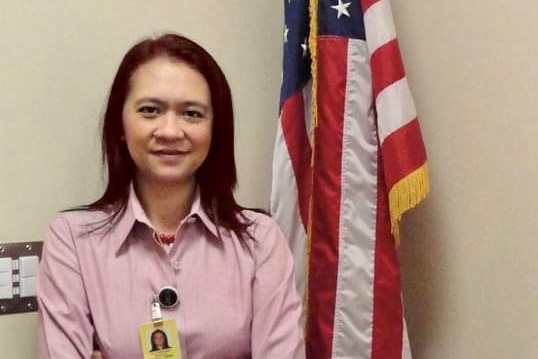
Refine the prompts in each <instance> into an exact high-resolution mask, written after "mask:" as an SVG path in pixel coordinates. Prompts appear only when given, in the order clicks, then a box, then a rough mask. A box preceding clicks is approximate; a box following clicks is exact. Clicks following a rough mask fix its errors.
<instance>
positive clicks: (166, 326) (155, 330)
mask: <svg viewBox="0 0 538 359" xmlns="http://www.w3.org/2000/svg"><path fill="white" fill-rule="evenodd" d="M138 332H139V334H140V344H141V347H142V354H143V356H144V359H181V347H180V345H179V338H178V334H177V333H178V332H177V328H176V323H175V321H174V320H173V319H167V320H162V321H154V322H150V323H145V324H142V325H141V326H140V327H139V328H138Z"/></svg>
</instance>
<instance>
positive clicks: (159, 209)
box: [135, 181, 196, 234]
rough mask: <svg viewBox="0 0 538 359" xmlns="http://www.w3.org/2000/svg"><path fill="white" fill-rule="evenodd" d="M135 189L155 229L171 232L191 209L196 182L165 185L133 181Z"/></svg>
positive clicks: (160, 231)
mask: <svg viewBox="0 0 538 359" xmlns="http://www.w3.org/2000/svg"><path fill="white" fill-rule="evenodd" d="M135 190H136V193H137V195H138V198H139V200H140V204H141V205H142V208H143V209H144V212H145V213H146V216H147V217H148V219H149V220H150V221H151V223H152V224H153V226H155V230H157V231H158V232H159V233H168V234H172V233H175V232H176V229H177V227H178V226H179V223H180V222H181V221H182V220H183V218H185V216H186V215H187V214H188V213H189V211H190V209H191V206H192V202H193V200H194V192H195V190H196V184H195V182H194V181H192V182H189V183H187V184H184V185H177V184H176V185H174V186H165V185H162V184H158V185H157V184H151V183H148V182H146V181H135Z"/></svg>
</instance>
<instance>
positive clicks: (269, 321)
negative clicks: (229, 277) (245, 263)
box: [251, 218, 305, 359]
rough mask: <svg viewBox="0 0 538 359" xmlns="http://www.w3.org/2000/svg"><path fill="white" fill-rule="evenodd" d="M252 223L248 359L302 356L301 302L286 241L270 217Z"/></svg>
mask: <svg viewBox="0 0 538 359" xmlns="http://www.w3.org/2000/svg"><path fill="white" fill-rule="evenodd" d="M263 222H264V223H263V224H255V226H256V227H257V228H256V230H255V235H254V237H255V242H256V245H255V250H254V256H255V260H256V275H255V279H254V284H253V319H252V337H251V340H252V343H251V346H252V359H263V358H279V359H303V358H305V347H304V338H303V332H302V329H301V327H300V325H299V317H300V315H301V303H300V300H299V297H298V295H297V290H296V287H295V277H294V271H293V257H292V255H291V252H290V249H289V247H288V242H287V240H286V239H285V237H284V234H283V233H282V231H281V230H280V228H279V227H278V226H277V224H276V223H275V222H274V221H273V220H272V219H270V218H267V220H264V221H263Z"/></svg>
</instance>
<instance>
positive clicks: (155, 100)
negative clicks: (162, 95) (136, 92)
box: [135, 97, 212, 111]
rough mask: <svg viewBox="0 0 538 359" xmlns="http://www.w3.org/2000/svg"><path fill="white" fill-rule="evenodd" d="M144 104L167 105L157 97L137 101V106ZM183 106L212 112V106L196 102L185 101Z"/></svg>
mask: <svg viewBox="0 0 538 359" xmlns="http://www.w3.org/2000/svg"><path fill="white" fill-rule="evenodd" d="M144 102H152V103H156V104H158V105H159V106H164V105H166V101H163V100H161V99H159V98H157V97H142V98H140V99H138V100H136V101H135V105H137V106H138V105H141V104H142V103H144ZM183 105H184V106H186V107H190V106H194V107H200V108H202V109H204V110H206V111H210V110H212V106H206V105H204V104H202V103H200V102H196V101H185V102H183Z"/></svg>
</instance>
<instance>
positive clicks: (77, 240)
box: [37, 191, 305, 359]
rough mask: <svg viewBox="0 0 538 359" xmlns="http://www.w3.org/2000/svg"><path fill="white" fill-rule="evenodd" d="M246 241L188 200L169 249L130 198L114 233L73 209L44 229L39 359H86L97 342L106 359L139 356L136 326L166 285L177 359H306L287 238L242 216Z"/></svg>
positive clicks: (254, 216) (92, 214)
mask: <svg viewBox="0 0 538 359" xmlns="http://www.w3.org/2000/svg"><path fill="white" fill-rule="evenodd" d="M243 213H244V214H245V215H246V216H247V217H248V218H249V219H250V220H251V221H252V222H253V224H252V225H251V226H250V232H251V233H252V234H253V237H254V240H252V239H247V240H246V241H245V242H244V243H241V241H240V240H239V239H238V238H237V237H236V236H235V234H233V233H231V232H230V231H228V230H226V229H224V228H220V237H219V236H218V234H217V227H216V226H215V224H214V223H213V222H212V221H211V220H210V219H209V217H208V216H207V214H206V213H205V212H204V210H203V209H202V207H201V203H200V198H199V195H197V196H196V198H195V201H194V203H193V206H192V208H191V212H190V213H189V215H188V216H187V217H186V218H185V219H184V220H183V221H182V222H181V224H180V226H179V227H178V229H177V233H176V242H175V243H174V245H173V246H172V247H168V246H163V245H161V244H160V243H158V242H157V241H156V240H155V239H154V236H153V229H152V228H151V224H150V222H149V220H148V219H147V217H146V216H145V214H144V211H143V210H142V207H141V205H140V203H139V201H138V199H137V198H136V195H135V194H134V191H131V195H130V198H129V202H128V205H127V208H126V211H125V213H124V214H123V215H122V216H121V217H119V219H118V220H117V221H116V222H115V223H114V225H109V226H105V227H103V228H100V229H97V230H94V231H91V229H92V225H93V226H94V227H95V224H97V225H98V224H99V221H102V220H103V219H104V218H106V214H105V213H103V212H100V211H74V212H67V213H62V214H60V215H59V216H58V217H57V218H56V219H55V220H53V221H52V223H51V225H50V228H49V231H48V233H47V236H46V238H45V243H44V248H43V256H42V261H41V264H40V270H39V275H38V283H37V293H38V294H37V295H38V302H39V329H38V332H39V333H38V353H39V358H40V359H48V358H51V359H63V358H65V359H77V358H81V359H89V358H90V356H91V352H92V348H93V340H94V338H95V339H96V341H97V343H98V345H99V347H100V348H101V351H102V352H103V354H104V356H105V357H106V358H107V359H137V358H142V350H141V346H140V339H139V333H138V327H139V326H140V325H141V324H143V323H147V322H150V321H151V311H150V304H151V301H152V298H153V295H154V294H155V293H157V292H158V291H159V289H160V288H162V287H164V286H173V287H175V288H177V290H178V292H179V300H180V304H179V305H178V306H176V307H173V308H162V314H163V317H164V319H175V322H176V325H177V328H178V334H179V338H180V343H181V346H182V355H183V358H184V359H202V358H214V359H226V358H234V359H235V358H249V357H252V358H256V359H273V358H274V359H285V358H294V359H295V358H304V357H305V353H304V342H303V336H302V332H301V329H300V327H299V324H298V321H299V315H300V310H301V308H300V302H299V299H298V296H297V293H296V289H295V285H294V276H293V260H292V256H291V254H290V251H289V249H288V245H287V242H286V239H285V238H284V236H283V235H282V233H281V231H280V229H279V228H278V226H277V225H276V223H275V222H274V221H273V220H272V219H271V218H270V217H268V216H266V215H263V214H259V213H255V212H252V211H244V212H243Z"/></svg>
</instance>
